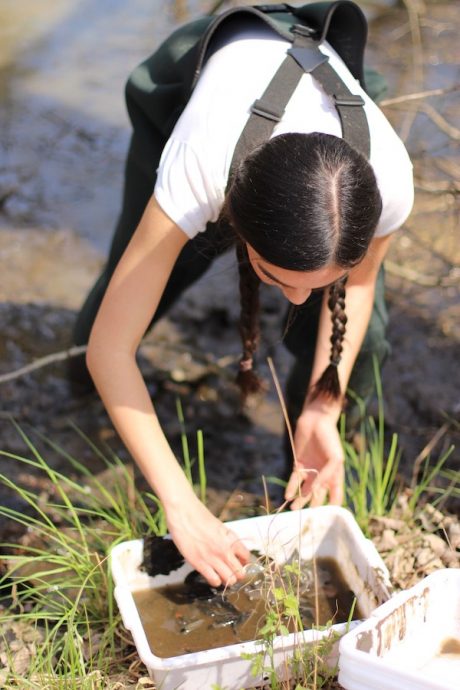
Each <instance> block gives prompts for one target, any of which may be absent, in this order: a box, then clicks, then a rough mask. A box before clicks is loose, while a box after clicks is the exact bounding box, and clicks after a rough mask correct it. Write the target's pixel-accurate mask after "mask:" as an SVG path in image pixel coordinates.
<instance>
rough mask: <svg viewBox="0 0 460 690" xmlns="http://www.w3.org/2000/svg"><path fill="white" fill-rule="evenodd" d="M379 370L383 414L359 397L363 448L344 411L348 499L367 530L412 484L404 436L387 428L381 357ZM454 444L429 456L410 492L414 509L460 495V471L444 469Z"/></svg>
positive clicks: (410, 510) (343, 434)
mask: <svg viewBox="0 0 460 690" xmlns="http://www.w3.org/2000/svg"><path fill="white" fill-rule="evenodd" d="M374 376H375V382H376V393H377V404H378V413H377V419H374V418H373V417H371V416H368V415H367V414H366V409H365V407H364V404H363V403H362V401H360V400H359V399H358V398H355V402H356V404H358V405H359V406H360V407H361V410H360V413H361V418H362V420H363V421H362V422H361V427H360V430H359V432H360V433H359V436H360V444H359V449H357V448H356V447H355V445H354V444H353V443H352V442H349V441H348V440H347V438H346V419H345V416H344V415H342V419H341V437H342V443H343V446H344V449H345V475H346V479H345V485H346V499H345V500H346V505H347V507H348V508H350V510H351V511H352V513H353V514H354V516H355V518H356V520H357V522H358V524H359V526H360V527H361V529H362V530H363V531H364V533H366V534H368V532H369V529H368V527H369V520H370V518H371V517H372V516H379V517H380V516H383V515H388V514H389V513H391V511H392V510H393V508H394V506H395V503H396V500H397V498H398V495H399V494H400V492H401V491H402V490H403V489H404V488H405V487H406V485H407V481H405V480H404V479H403V478H402V477H401V476H400V462H401V449H400V448H399V447H398V436H397V434H395V433H393V434H391V436H390V438H388V437H387V435H386V434H385V414H384V404H383V391H382V383H381V378H380V373H379V369H378V366H377V363H376V362H374ZM453 450H454V447H453V446H450V447H449V448H448V449H447V451H446V452H445V453H443V454H441V456H440V457H439V459H438V460H437V461H436V462H434V463H433V461H432V459H431V457H430V456H428V457H427V458H426V460H425V463H424V464H423V467H422V468H421V472H419V475H418V478H417V483H416V484H415V486H413V487H412V489H411V492H410V496H409V499H408V509H409V512H410V513H412V514H413V513H415V511H416V510H417V507H418V506H419V504H420V502H421V501H422V499H423V500H427V499H428V498H429V499H430V501H431V503H433V504H434V505H436V504H437V503H439V502H441V501H446V500H447V498H448V497H449V496H452V497H458V496H459V495H460V472H454V471H450V470H444V469H443V468H444V465H445V463H446V460H447V459H448V458H449V456H450V455H451V453H452V451H453ZM437 478H443V479H444V480H445V479H447V480H448V485H447V486H444V487H443V488H440V487H439V486H437V485H436V480H437ZM444 484H446V482H444Z"/></svg>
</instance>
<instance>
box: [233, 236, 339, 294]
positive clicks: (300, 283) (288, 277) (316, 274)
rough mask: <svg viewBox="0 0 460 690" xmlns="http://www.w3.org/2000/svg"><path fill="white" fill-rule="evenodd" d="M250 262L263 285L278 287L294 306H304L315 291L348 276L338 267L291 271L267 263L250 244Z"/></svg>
mask: <svg viewBox="0 0 460 690" xmlns="http://www.w3.org/2000/svg"><path fill="white" fill-rule="evenodd" d="M246 246H247V250H248V256H249V261H250V262H251V266H252V267H253V269H254V271H255V272H256V274H257V275H258V277H259V278H260V280H261V281H262V282H263V283H266V284H267V285H276V287H279V289H280V290H281V292H282V293H283V295H284V296H285V297H286V299H288V300H289V302H292V304H303V303H304V302H305V301H306V300H307V299H308V298H309V297H310V295H311V293H312V291H313V290H317V289H319V288H325V287H329V286H330V285H332V283H335V282H336V281H337V280H339V279H340V278H343V277H344V276H346V275H347V271H345V269H343V268H339V267H338V266H334V265H332V266H326V267H325V268H320V269H318V270H317V271H291V270H288V269H286V268H280V267H279V266H274V265H273V264H271V263H269V262H268V261H265V259H263V258H262V257H261V256H260V255H259V254H258V253H257V252H256V251H255V249H253V248H252V247H251V246H250V245H249V244H247V245H246Z"/></svg>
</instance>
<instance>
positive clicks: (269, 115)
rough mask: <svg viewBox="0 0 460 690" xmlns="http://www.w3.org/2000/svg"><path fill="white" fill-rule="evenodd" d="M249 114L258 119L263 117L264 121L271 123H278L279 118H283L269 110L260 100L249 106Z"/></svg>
mask: <svg viewBox="0 0 460 690" xmlns="http://www.w3.org/2000/svg"><path fill="white" fill-rule="evenodd" d="M283 112H284V111H283ZM251 113H254V115H260V117H264V118H265V119H266V120H272V122H280V121H281V118H282V117H283V113H280V112H276V111H275V110H272V109H271V108H267V106H266V105H265V103H264V102H263V101H261V100H260V99H258V100H257V101H254V103H253V104H252V105H251Z"/></svg>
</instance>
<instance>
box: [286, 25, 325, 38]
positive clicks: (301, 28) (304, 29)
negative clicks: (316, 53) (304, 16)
mask: <svg viewBox="0 0 460 690" xmlns="http://www.w3.org/2000/svg"><path fill="white" fill-rule="evenodd" d="M291 31H292V33H293V34H298V35H299V36H305V38H317V37H318V32H317V31H316V29H312V28H311V26H305V25H304V24H294V26H293V27H292V28H291Z"/></svg>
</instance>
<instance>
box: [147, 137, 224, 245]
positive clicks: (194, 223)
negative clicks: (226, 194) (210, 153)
mask: <svg viewBox="0 0 460 690" xmlns="http://www.w3.org/2000/svg"><path fill="white" fill-rule="evenodd" d="M154 193H155V198H156V199H157V201H158V203H159V205H160V206H161V208H162V209H163V211H164V212H165V213H166V214H167V215H168V216H169V217H170V218H171V219H172V220H173V221H174V222H175V223H176V224H177V225H178V226H179V227H180V228H181V230H183V231H184V232H185V234H186V235H187V236H188V237H189V238H190V239H191V238H193V237H195V235H197V234H198V233H199V232H203V231H204V230H205V229H206V225H207V223H208V222H214V221H216V220H217V218H218V216H219V212H220V208H221V206H222V203H223V198H221V195H220V194H219V191H218V188H217V187H216V185H215V181H214V179H213V175H212V174H211V172H210V171H209V166H208V164H207V160H206V155H205V153H203V154H202V155H197V154H196V152H195V151H194V149H193V147H192V146H191V145H190V144H189V143H185V142H182V141H180V140H177V139H175V138H174V136H172V137H171V138H170V139H169V140H168V142H167V144H166V146H165V148H164V150H163V154H162V156H161V160H160V165H159V168H158V175H157V181H156V184H155V190H154Z"/></svg>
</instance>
